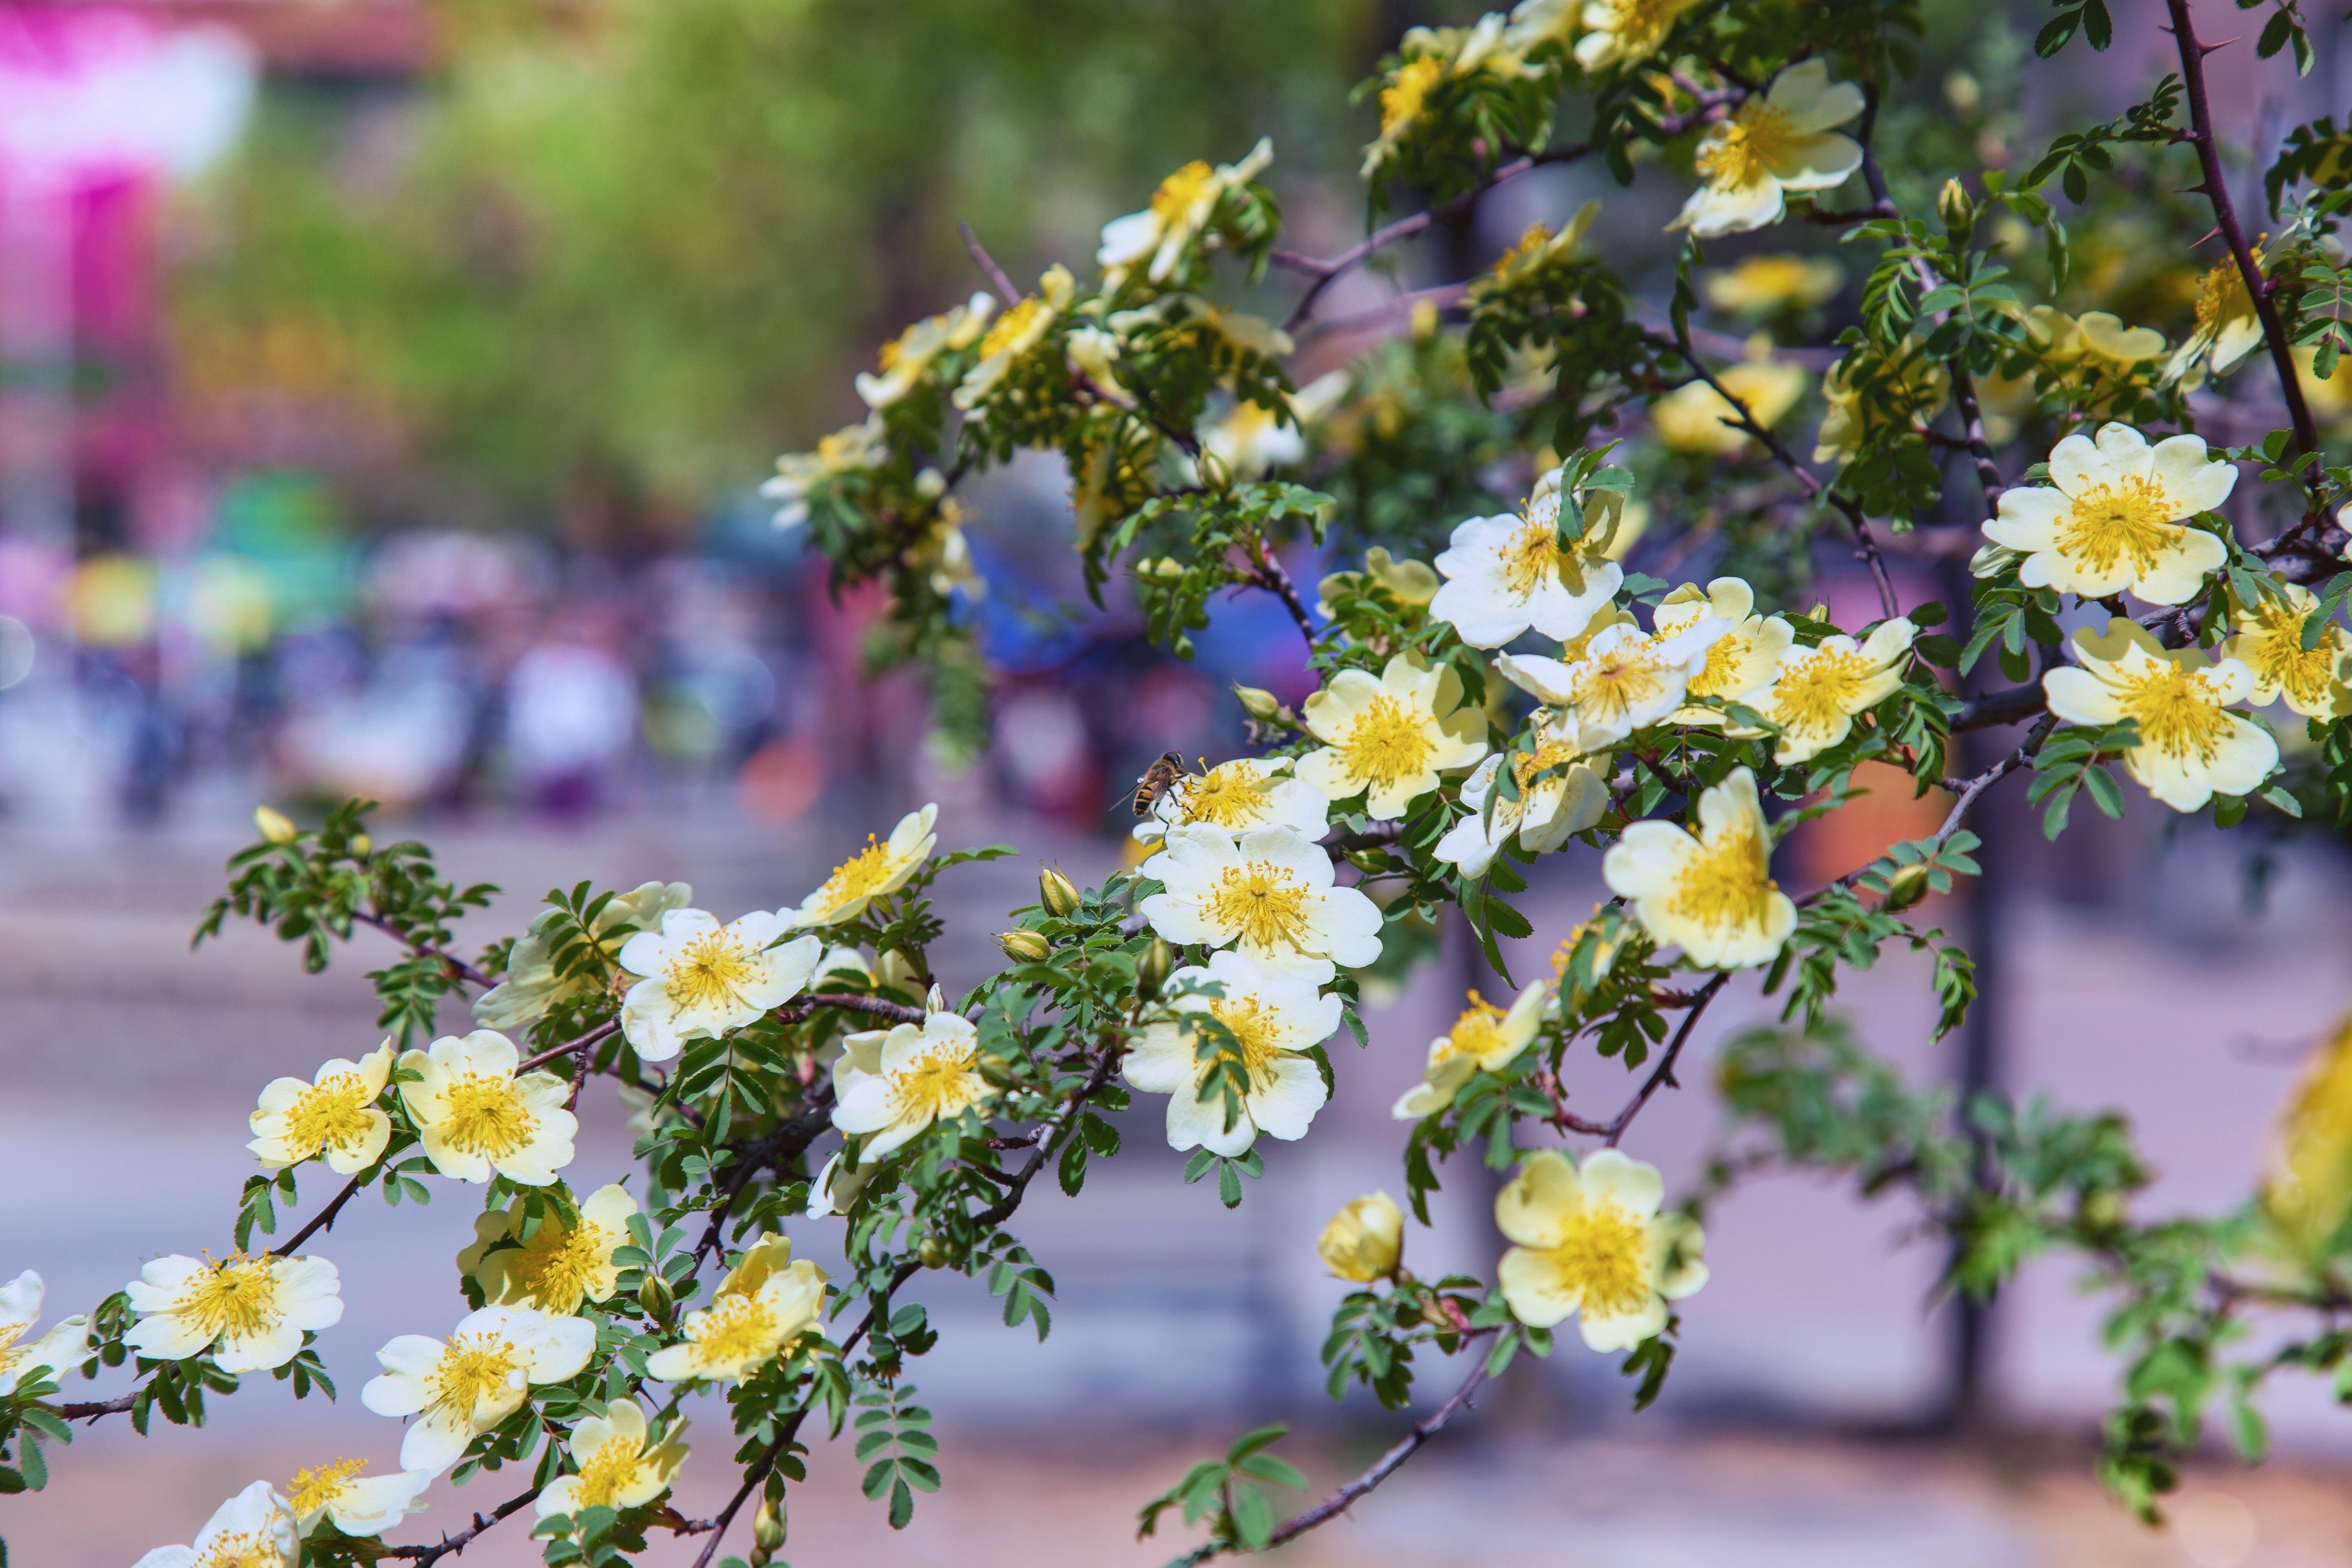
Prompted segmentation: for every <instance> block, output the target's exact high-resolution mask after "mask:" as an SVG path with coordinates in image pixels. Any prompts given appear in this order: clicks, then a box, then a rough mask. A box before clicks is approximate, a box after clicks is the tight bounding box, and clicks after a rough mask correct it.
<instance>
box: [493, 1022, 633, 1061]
mask: <svg viewBox="0 0 2352 1568" xmlns="http://www.w3.org/2000/svg"><path fill="white" fill-rule="evenodd" d="M620 1026H621V1021H620V1020H619V1019H617V1018H609V1019H606V1020H605V1021H604V1023H601V1024H599V1025H597V1026H595V1027H594V1028H593V1029H591V1030H589V1031H588V1032H587V1033H586V1034H584V1035H583V1036H581V1037H579V1038H578V1039H576V1040H566V1041H565V1042H564V1043H563V1044H562V1045H560V1046H550V1047H548V1048H547V1049H545V1050H543V1051H541V1052H540V1053H539V1055H537V1056H535V1057H527V1058H524V1059H523V1060H521V1061H520V1062H518V1063H516V1064H515V1071H517V1072H519V1073H525V1072H529V1071H530V1069H531V1068H535V1067H544V1066H546V1065H547V1064H548V1063H549V1062H551V1061H553V1060H554V1059H555V1058H558V1057H568V1056H570V1055H571V1054H572V1052H574V1051H577V1050H580V1049H581V1048H582V1047H585V1046H593V1045H595V1044H596V1043H597V1042H598V1041H600V1040H604V1039H606V1038H608V1037H610V1036H611V1035H612V1033H613V1031H614V1030H615V1029H617V1028H619V1027H620ZM582 1059H583V1061H584V1060H585V1059H586V1057H585V1056H584V1055H583V1058H582Z"/></svg>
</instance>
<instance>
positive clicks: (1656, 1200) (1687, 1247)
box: [1495, 1149, 1706, 1352]
mask: <svg viewBox="0 0 2352 1568" xmlns="http://www.w3.org/2000/svg"><path fill="white" fill-rule="evenodd" d="M1664 1197H1665V1183H1664V1181H1663V1180H1662V1179H1661V1178H1660V1177H1659V1175H1658V1168H1657V1167H1656V1166H1655V1165H1651V1164H1646V1163H1643V1162H1642V1161H1640V1160H1635V1159H1632V1158H1630V1157H1628V1156H1626V1155H1624V1154H1622V1153H1619V1152H1617V1151H1616V1150H1614V1149H1600V1150H1595V1151H1594V1152H1592V1153H1591V1154H1588V1155H1586V1156H1585V1157H1584V1163H1583V1164H1582V1165H1581V1166H1579V1165H1577V1164H1576V1163H1574V1162H1573V1161H1571V1160H1570V1158H1569V1157H1568V1156H1567V1155H1566V1154H1564V1153H1561V1152H1559V1151H1558V1150H1554V1149H1546V1150H1543V1151H1542V1152H1538V1153H1535V1154H1531V1155H1529V1156H1528V1160H1527V1163H1525V1164H1523V1165H1521V1166H1520V1167H1519V1173H1518V1174H1517V1175H1516V1176H1514V1177H1513V1178H1511V1182H1510V1184H1509V1185H1508V1186H1506V1187H1505V1188H1504V1189H1503V1191H1502V1194H1501V1195H1500V1196H1498V1197H1497V1198H1496V1200H1495V1224H1496V1227H1497V1228H1499V1229H1500V1230H1501V1231H1502V1233H1503V1234H1504V1236H1506V1237H1508V1238H1509V1239H1510V1240H1511V1241H1513V1242H1515V1243H1517V1245H1516V1246H1514V1247H1511V1249H1510V1250H1509V1251H1507V1252H1506V1253H1504V1254H1503V1261H1502V1264H1501V1266H1500V1268H1498V1269H1497V1270H1496V1279H1497V1280H1498V1282H1499V1283H1500V1285H1501V1287H1502V1291H1503V1300H1505V1301H1507V1302H1508V1303H1509V1304H1510V1308H1511V1315H1512V1316H1514V1317H1516V1318H1517V1319H1518V1320H1519V1321H1521V1322H1523V1323H1527V1324H1528V1325H1530V1326H1532V1327H1535V1328H1541V1329H1548V1328H1550V1327H1552V1326H1553V1325H1554V1324H1556V1323H1559V1322H1561V1321H1564V1320H1566V1319H1568V1318H1570V1317H1573V1318H1575V1319H1576V1320H1577V1323H1576V1326H1577V1330H1578V1331H1579V1332H1580V1333H1581V1334H1582V1335H1583V1336H1584V1342H1585V1344H1586V1345H1587V1346H1588V1347H1589V1348H1591V1349H1592V1350H1596V1351H1601V1352H1612V1351H1623V1350H1631V1349H1633V1347H1634V1346H1635V1345H1638V1344H1640V1343H1641V1342H1643V1340H1646V1339H1648V1338H1650V1337H1651V1336H1652V1335H1654V1334H1655V1333H1657V1332H1658V1331H1661V1330H1663V1329H1664V1327H1665V1326H1666V1303H1667V1302H1669V1301H1678V1300H1682V1299H1683V1298H1684V1297H1685V1296H1689V1295H1692V1294H1694V1293H1695V1292H1696V1291H1697V1290H1698V1289H1699V1288H1700V1287H1702V1286H1704V1285H1705V1284H1706V1264H1705V1263H1703V1262H1702V1261H1700V1252H1701V1249H1702V1248H1703V1247H1704V1246H1705V1244H1706V1237H1705V1236H1704V1235H1703V1234H1702V1233H1701V1232H1700V1230H1699V1227H1698V1225H1697V1222H1696V1221H1695V1220H1692V1219H1690V1218H1689V1217H1688V1216H1686V1215H1679V1214H1660V1213H1659V1212H1658V1206H1659V1205H1660V1204H1661V1203H1662V1202H1663V1201H1664Z"/></svg>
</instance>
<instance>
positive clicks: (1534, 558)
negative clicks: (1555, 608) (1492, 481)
mask: <svg viewBox="0 0 2352 1568" xmlns="http://www.w3.org/2000/svg"><path fill="white" fill-rule="evenodd" d="M1574 571H1575V567H1574V563H1571V562H1570V560H1569V558H1568V555H1567V553H1566V552H1564V551H1562V550H1561V549H1560V547H1559V519H1558V514H1557V513H1555V514H1554V515H1553V518H1552V520H1551V521H1545V520H1543V519H1542V518H1539V517H1530V518H1528V520H1527V521H1525V522H1522V523H1521V524H1520V525H1519V531H1518V532H1517V533H1516V534H1514V535H1513V536H1512V538H1511V542H1509V543H1508V544H1507V545H1505V546H1504V547H1503V582H1504V584H1506V585H1507V587H1508V588H1509V589H1510V590H1511V596H1512V597H1514V598H1517V599H1525V598H1527V597H1528V595H1532V594H1533V593H1534V592H1535V591H1536V590H1537V589H1538V587H1540V586H1541V585H1542V584H1543V580H1544V579H1545V578H1546V577H1553V576H1556V577H1558V578H1559V579H1560V580H1561V581H1562V582H1566V581H1567V580H1568V578H1569V576H1570V574H1571V573H1572V572H1574ZM1577 576H1578V579H1579V580H1578V582H1577V584H1575V586H1576V587H1581V586H1582V585H1583V584H1582V574H1577ZM1571 591H1573V590H1571Z"/></svg>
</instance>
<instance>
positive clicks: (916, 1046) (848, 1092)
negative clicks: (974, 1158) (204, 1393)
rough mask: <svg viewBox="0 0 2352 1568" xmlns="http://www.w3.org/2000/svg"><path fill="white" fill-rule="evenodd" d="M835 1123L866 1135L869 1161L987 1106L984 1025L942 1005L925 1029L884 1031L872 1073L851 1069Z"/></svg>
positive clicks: (990, 1089) (991, 1090)
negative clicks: (931, 1128) (934, 1126)
mask: <svg viewBox="0 0 2352 1568" xmlns="http://www.w3.org/2000/svg"><path fill="white" fill-rule="evenodd" d="M835 1081H836V1082H838V1083H839V1084H840V1085H841V1086H842V1087H841V1091H840V1092H841V1100H840V1102H839V1103H838V1104H837V1105H835V1107H834V1110H833V1124H834V1125H835V1127H837V1128H839V1129H840V1130H841V1131H844V1132H847V1133H853V1134H861V1135H863V1136H864V1137H865V1139H866V1142H864V1143H863V1144H862V1145H861V1146H860V1149H861V1156H860V1157H861V1158H862V1159H863V1160H864V1161H865V1162H866V1163H869V1164H870V1163H873V1162H875V1161H877V1160H880V1159H882V1158H883V1157H884V1156H886V1155H887V1154H889V1153H891V1152H894V1151H896V1150H897V1149H898V1148H899V1147H901V1146H902V1145H904V1144H905V1143H907V1142H908V1141H909V1140H911V1139H913V1138H915V1137H916V1136H917V1135H919V1133H921V1132H922V1131H923V1130H924V1129H925V1128H927V1127H929V1126H930V1125H931V1124H932V1123H934V1122H937V1121H951V1120H953V1119H954V1118H956V1117H958V1116H961V1115H962V1114H963V1113H964V1112H965V1111H967V1110H971V1109H972V1108H973V1107H975V1106H981V1105H985V1104H987V1103H988V1101H989V1100H992V1099H993V1098H994V1097H995V1094H996V1089H995V1087H994V1086H993V1085H992V1084H991V1083H990V1082H989V1081H988V1079H987V1077H986V1076H985V1075H984V1074H983V1073H982V1071H981V1068H980V1031H979V1030H978V1029H977V1028H976V1027H974V1026H973V1025H972V1023H971V1020H970V1019H969V1018H966V1017H964V1016H962V1015H961V1014H957V1013H945V1012H935V1013H931V1014H929V1016H926V1017H925V1018H924V1019H923V1022H922V1025H921V1026H920V1027H917V1026H915V1025H913V1024H900V1025H898V1026H897V1027H895V1028H893V1029H891V1030H890V1031H889V1033H887V1035H884V1036H883V1037H882V1041H881V1049H880V1052H879V1054H878V1056H877V1058H876V1060H875V1068H874V1070H873V1071H872V1072H870V1073H869V1072H862V1071H853V1072H845V1073H844V1074H843V1075H842V1076H841V1077H840V1078H838V1079H836V1080H835Z"/></svg>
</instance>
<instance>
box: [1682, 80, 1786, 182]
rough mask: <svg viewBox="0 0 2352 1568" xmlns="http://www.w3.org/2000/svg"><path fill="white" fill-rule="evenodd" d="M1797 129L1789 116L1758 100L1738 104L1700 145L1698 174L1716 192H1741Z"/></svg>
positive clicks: (1760, 175) (1762, 173) (1768, 165)
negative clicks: (1720, 130)
mask: <svg viewBox="0 0 2352 1568" xmlns="http://www.w3.org/2000/svg"><path fill="white" fill-rule="evenodd" d="M1794 140H1796V132H1795V130H1794V128H1792V127H1791V126H1790V123H1789V117H1788V115H1787V114H1786V113H1785V112H1783V111H1782V110H1778V109H1775V108H1773V107H1772V106H1771V105H1770V104H1769V103H1765V102H1763V101H1761V100H1758V99H1752V98H1751V99H1749V100H1748V101H1747V102H1746V103H1743V104H1741V105H1740V106H1739V113H1738V116H1737V117H1736V118H1734V119H1733V120H1732V121H1731V122H1730V123H1729V124H1727V125H1726V126H1725V127H1724V128H1723V134H1722V135H1720V136H1717V137H1711V138H1709V139H1708V140H1707V141H1706V142H1703V143H1701V144H1700V146H1699V150H1698V157H1697V160H1696V167H1697V169H1698V177H1699V178H1700V179H1702V180H1704V181H1706V183H1707V184H1709V185H1711V186H1713V187H1714V188H1715V189H1717V190H1719V191H1744V190H1746V189H1747V188H1748V186H1750V185H1752V184H1756V182H1757V181H1759V180H1760V179H1762V178H1763V177H1764V176H1765V174H1767V173H1769V171H1770V169H1771V167H1772V163H1773V162H1774V161H1775V160H1776V159H1778V158H1779V157H1780V153H1781V152H1782V151H1783V150H1784V149H1786V148H1787V146H1788V145H1789V143H1790V142H1793V141H1794Z"/></svg>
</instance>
